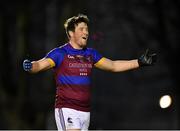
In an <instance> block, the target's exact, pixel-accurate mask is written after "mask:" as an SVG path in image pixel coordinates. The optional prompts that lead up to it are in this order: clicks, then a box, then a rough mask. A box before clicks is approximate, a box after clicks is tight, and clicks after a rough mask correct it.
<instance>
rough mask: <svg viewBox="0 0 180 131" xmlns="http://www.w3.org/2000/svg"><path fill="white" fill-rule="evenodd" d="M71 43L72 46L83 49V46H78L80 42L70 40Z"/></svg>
mask: <svg viewBox="0 0 180 131" xmlns="http://www.w3.org/2000/svg"><path fill="white" fill-rule="evenodd" d="M69 43H70V44H71V46H72V47H73V48H74V49H78V50H80V49H83V47H80V46H78V44H77V43H75V42H73V41H69Z"/></svg>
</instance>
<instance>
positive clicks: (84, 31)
mask: <svg viewBox="0 0 180 131" xmlns="http://www.w3.org/2000/svg"><path fill="white" fill-rule="evenodd" d="M69 34H70V41H71V42H72V43H73V44H75V46H76V47H77V48H83V47H85V46H86V44H87V39H88V35H89V32H88V26H87V24H86V23H84V22H81V23H79V24H78V25H75V30H74V32H73V31H70V32H69Z"/></svg>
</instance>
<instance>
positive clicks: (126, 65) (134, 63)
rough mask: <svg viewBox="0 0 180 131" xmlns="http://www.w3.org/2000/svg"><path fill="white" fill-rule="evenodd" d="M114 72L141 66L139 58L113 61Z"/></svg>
mask: <svg viewBox="0 0 180 131" xmlns="http://www.w3.org/2000/svg"><path fill="white" fill-rule="evenodd" d="M112 67H113V68H112V70H111V71H112V72H122V71H127V70H132V69H136V68H138V67H139V64H138V60H137V59H135V60H127V61H126V60H117V61H113V63H112Z"/></svg>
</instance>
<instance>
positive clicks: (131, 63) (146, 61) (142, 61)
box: [95, 49, 156, 72]
mask: <svg viewBox="0 0 180 131" xmlns="http://www.w3.org/2000/svg"><path fill="white" fill-rule="evenodd" d="M155 62H156V53H153V54H152V53H149V50H148V49H147V50H146V51H145V53H143V54H142V55H141V56H140V57H139V58H138V59H134V60H115V61H112V60H110V59H107V58H104V57H103V58H101V59H100V60H99V61H98V62H97V63H96V64H95V66H96V67H97V68H99V69H102V70H107V71H111V72H122V71H127V70H132V69H135V68H138V67H143V66H151V65H153V64H154V63H155Z"/></svg>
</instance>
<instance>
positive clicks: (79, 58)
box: [60, 55, 93, 76]
mask: <svg viewBox="0 0 180 131" xmlns="http://www.w3.org/2000/svg"><path fill="white" fill-rule="evenodd" d="M92 67H93V59H92V56H91V55H86V56H85V55H65V56H64V60H63V62H62V64H61V66H60V70H61V71H60V72H61V73H63V74H64V75H71V76H72V75H75V76H89V75H90V74H91V70H92Z"/></svg>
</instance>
